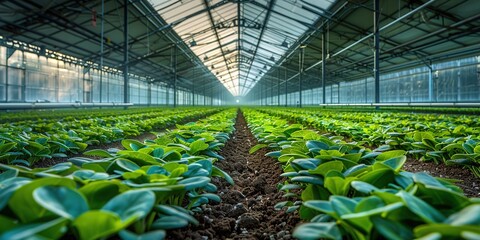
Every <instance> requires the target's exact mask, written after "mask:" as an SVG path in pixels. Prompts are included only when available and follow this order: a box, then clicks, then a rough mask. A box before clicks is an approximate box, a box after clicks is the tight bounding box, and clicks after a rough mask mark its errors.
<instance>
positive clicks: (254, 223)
mask: <svg viewBox="0 0 480 240" xmlns="http://www.w3.org/2000/svg"><path fill="white" fill-rule="evenodd" d="M235 129H236V131H235V132H234V135H233V136H231V139H230V140H229V141H228V142H227V143H226V145H225V147H223V149H222V151H221V152H220V153H219V154H220V155H221V156H224V157H225V160H224V161H221V162H219V163H218V165H217V166H218V167H220V168H221V169H223V170H224V171H226V172H228V173H229V174H230V176H231V177H232V178H233V179H234V181H235V185H234V186H230V185H229V184H228V183H227V182H225V181H224V180H218V179H214V180H213V181H214V184H215V185H217V186H218V188H219V189H218V194H219V196H220V197H221V198H222V202H221V203H220V204H217V205H207V206H205V207H204V212H203V213H197V214H196V216H195V217H196V218H197V219H198V220H199V221H200V225H199V226H196V227H195V226H190V227H189V228H188V229H187V230H185V229H181V230H175V231H172V232H170V233H169V234H168V236H169V238H170V239H207V238H208V239H227V238H228V239H291V237H290V234H291V233H290V232H289V231H286V229H293V228H294V227H295V225H296V224H297V223H298V222H299V221H300V219H299V218H298V217H296V216H295V215H294V214H287V213H285V211H275V210H274V206H275V204H276V203H278V202H280V201H283V200H284V199H283V198H282V195H283V192H279V191H278V190H277V184H279V183H283V182H284V181H285V180H286V179H285V178H283V177H280V174H282V169H281V168H280V165H278V164H277V162H276V161H275V160H274V159H272V158H270V157H265V154H266V153H267V150H266V149H262V150H259V151H257V152H255V153H254V154H249V152H248V151H249V150H250V148H251V147H253V146H255V145H256V144H257V140H256V139H255V137H254V136H253V135H252V133H251V132H250V130H249V129H248V127H247V124H246V122H245V118H244V116H243V114H242V112H241V111H240V110H239V111H238V115H237V119H236V124H235Z"/></svg>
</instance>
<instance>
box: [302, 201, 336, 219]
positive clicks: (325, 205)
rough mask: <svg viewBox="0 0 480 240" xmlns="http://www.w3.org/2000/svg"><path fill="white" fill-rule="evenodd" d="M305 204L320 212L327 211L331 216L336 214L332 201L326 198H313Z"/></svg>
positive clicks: (304, 204)
mask: <svg viewBox="0 0 480 240" xmlns="http://www.w3.org/2000/svg"><path fill="white" fill-rule="evenodd" d="M303 206H305V207H308V208H311V209H314V210H316V211H319V212H323V213H326V214H328V215H331V216H335V215H336V213H335V210H333V206H332V202H330V201H326V200H311V201H306V202H304V203H303Z"/></svg>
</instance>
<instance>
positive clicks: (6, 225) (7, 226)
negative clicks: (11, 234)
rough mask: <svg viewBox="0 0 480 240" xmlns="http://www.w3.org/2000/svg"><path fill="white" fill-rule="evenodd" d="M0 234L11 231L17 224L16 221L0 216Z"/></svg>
mask: <svg viewBox="0 0 480 240" xmlns="http://www.w3.org/2000/svg"><path fill="white" fill-rule="evenodd" d="M0 222H1V223H2V224H0V233H5V232H7V231H10V230H12V229H13V228H15V227H16V226H17V224H18V221H17V220H16V219H12V218H9V217H7V216H3V215H0ZM0 238H1V234H0Z"/></svg>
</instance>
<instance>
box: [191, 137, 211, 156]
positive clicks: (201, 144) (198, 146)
mask: <svg viewBox="0 0 480 240" xmlns="http://www.w3.org/2000/svg"><path fill="white" fill-rule="evenodd" d="M207 148H208V144H206V143H205V140H204V139H198V140H196V141H194V142H192V143H191V144H190V151H189V152H190V154H192V155H195V154H196V153H198V152H200V151H203V150H205V149H207Z"/></svg>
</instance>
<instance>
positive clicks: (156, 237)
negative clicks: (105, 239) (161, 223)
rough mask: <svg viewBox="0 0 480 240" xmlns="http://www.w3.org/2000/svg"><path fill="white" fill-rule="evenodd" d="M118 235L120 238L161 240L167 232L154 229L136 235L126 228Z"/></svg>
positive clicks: (127, 239)
mask: <svg viewBox="0 0 480 240" xmlns="http://www.w3.org/2000/svg"><path fill="white" fill-rule="evenodd" d="M118 235H119V236H120V238H121V239H122V240H162V239H165V237H166V236H167V233H166V232H165V231H164V230H156V231H149V232H146V233H143V234H140V235H137V234H135V233H133V232H130V231H128V230H122V231H120V232H119V234H118Z"/></svg>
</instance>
